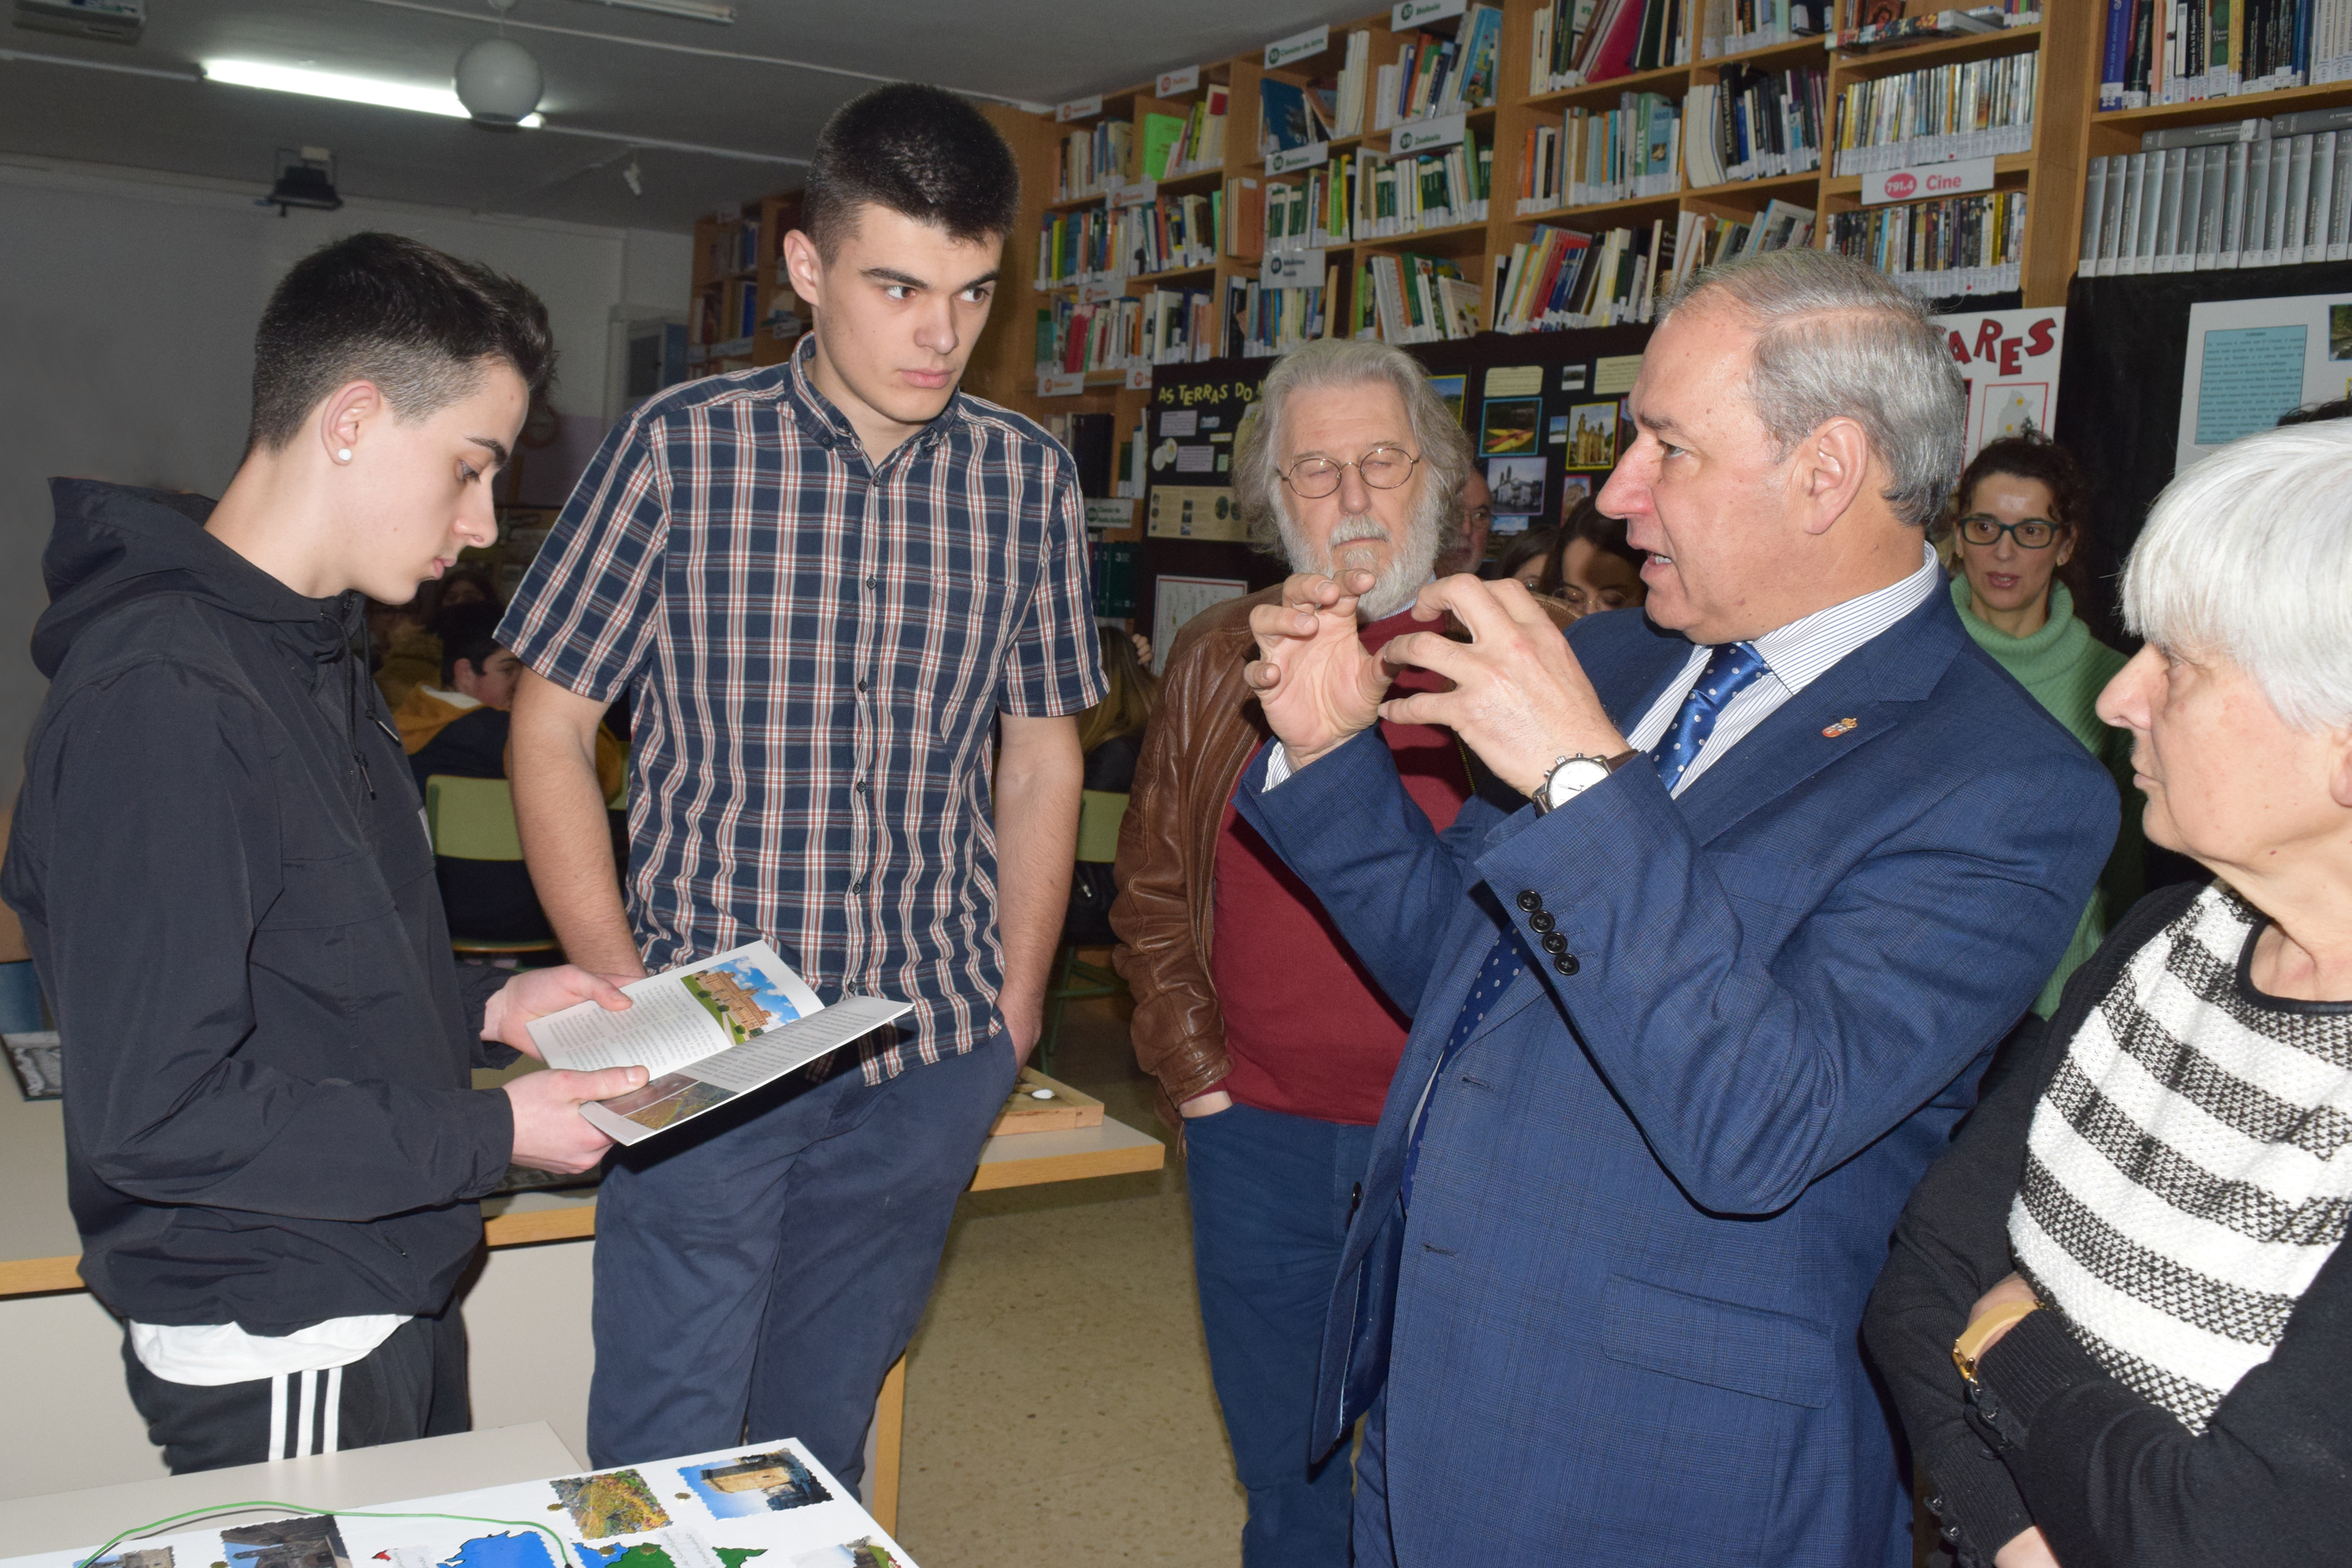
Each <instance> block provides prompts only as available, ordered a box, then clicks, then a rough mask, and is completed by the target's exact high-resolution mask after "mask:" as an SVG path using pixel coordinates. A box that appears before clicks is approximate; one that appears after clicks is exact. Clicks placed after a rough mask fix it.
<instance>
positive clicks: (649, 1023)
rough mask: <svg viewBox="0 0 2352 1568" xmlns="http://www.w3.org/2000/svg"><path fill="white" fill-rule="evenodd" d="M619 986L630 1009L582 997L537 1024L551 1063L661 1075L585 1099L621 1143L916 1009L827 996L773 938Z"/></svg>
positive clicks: (600, 1125) (591, 1116) (593, 1119)
mask: <svg viewBox="0 0 2352 1568" xmlns="http://www.w3.org/2000/svg"><path fill="white" fill-rule="evenodd" d="M621 989H622V990H623V991H625V992H626V993H628V996H629V1002H630V1005H629V1006H628V1008H627V1009H626V1010H625V1011H622V1012H618V1013H610V1012H606V1011H605V1010H604V1008H603V1007H600V1006H598V1005H596V1004H595V1003H593V1002H583V1003H581V1004H580V1005H577V1006H574V1007H566V1008H565V1009H563V1011H562V1012H560V1013H550V1014H549V1015H548V1016H546V1017H544V1018H537V1019H533V1020H532V1021H531V1025H530V1037H531V1038H532V1039H533V1040H534V1041H536V1042H537V1043H538V1045H539V1051H540V1055H541V1057H542V1058H545V1060H546V1062H547V1065H548V1066H549V1067H551V1068H573V1069H575V1070H577V1071H581V1072H593V1071H594V1070H596V1069H597V1068H618V1067H641V1068H645V1069H646V1072H648V1073H650V1074H651V1075H652V1078H651V1079H650V1081H648V1082H647V1083H646V1086H645V1087H644V1088H643V1089H637V1090H635V1091H634V1092H632V1093H629V1094H625V1095H622V1096H620V1097H619V1098H617V1099H614V1100H596V1101H592V1102H591V1103H589V1104H586V1105H583V1106H582V1107H581V1108H580V1114H581V1115H583V1116H584V1117H586V1118H587V1119H588V1121H589V1122H590V1123H591V1124H592V1125H593V1126H594V1127H595V1128H596V1129H597V1130H598V1131H601V1132H603V1133H604V1135H605V1136H606V1137H608V1138H611V1139H613V1140H614V1142H620V1143H637V1142H643V1141H645V1140H646V1139H647V1138H650V1137H652V1136H653V1135H654V1134H655V1133H656V1132H660V1131H664V1130H666V1129H667V1128H671V1127H675V1126H677V1124H678V1123H680V1122H682V1121H690V1120H692V1119H693V1118H695V1117H697V1116H699V1115H701V1114H702V1113H703V1112H704V1111H706V1110H710V1109H712V1108H713V1107H715V1106H720V1105H724V1104H726V1103H727V1102H728V1101H729V1100H732V1099H734V1098H735V1097H736V1096H737V1095H739V1094H749V1093H750V1092H751V1090H753V1089H758V1088H760V1087H761V1085H763V1084H768V1083H772V1082H773V1081H774V1080H775V1079H779V1078H782V1076H783V1075H784V1074H786V1073H788V1072H791V1071H792V1070H793V1068H802V1067H806V1066H807V1065H808V1064H809V1063H811V1062H813V1061H814V1060H816V1059H817V1058H819V1057H822V1056H824V1055H825V1054H826V1053H827V1052H829V1051H835V1050H838V1049H840V1048H841V1047H843V1046H845V1045H847V1044H848V1043H849V1042H850V1041H852V1040H854V1039H856V1038H857V1037H859V1036H861V1035H868V1034H871V1033H873V1032H874V1031H875V1030H876V1029H878V1028H880V1027H882V1026H884V1025H886V1024H888V1023H891V1022H894V1021H895V1020H897V1019H898V1018H900V1017H902V1016H905V1015H906V1014H908V1013H910V1012H912V1011H913V1010H914V1006H913V1004H911V1003H907V1002H886V1001H883V1000H881V999H880V998H878V997H873V996H845V997H843V998H842V999H841V1000H840V1001H838V1002H835V1004H834V1005H832V1006H830V1007H828V1006H826V1005H824V1003H822V1002H820V1001H818V1000H817V998H816V993H815V992H814V991H812V990H810V989H809V987H808V983H807V982H806V981H804V980H803V979H802V978H801V977H800V976H799V975H798V974H796V973H793V967H792V965H790V964H788V963H785V962H784V961H783V960H782V959H781V958H779V957H777V956H776V950H775V949H774V948H772V947H770V946H769V945H768V944H767V943H766V942H751V943H750V944H748V945H747V946H743V947H738V948H730V950H729V951H727V952H721V953H718V954H716V955H714V956H712V957H709V958H706V959H703V960H702V961H701V962H699V963H689V964H686V965H684V966H682V967H680V968H677V969H671V970H665V971H664V972H663V973H659V974H654V975H648V976H647V977H646V978H645V979H643V980H638V981H633V982H631V983H630V984H626V985H624V986H622V987H621Z"/></svg>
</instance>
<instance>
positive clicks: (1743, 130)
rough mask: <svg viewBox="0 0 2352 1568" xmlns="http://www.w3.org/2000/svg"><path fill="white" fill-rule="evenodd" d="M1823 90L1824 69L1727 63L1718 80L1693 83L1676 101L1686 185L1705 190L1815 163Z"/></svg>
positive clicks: (1824, 119)
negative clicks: (1680, 114)
mask: <svg viewBox="0 0 2352 1568" xmlns="http://www.w3.org/2000/svg"><path fill="white" fill-rule="evenodd" d="M1828 94H1829V76H1828V73H1826V72H1824V71H1819V70H1814V69H1811V68H1803V69H1797V70H1785V71H1762V70H1756V69H1754V68H1749V67H1746V66H1726V67H1724V68H1723V73H1722V77H1721V79H1719V80H1717V81H1716V82H1713V83H1708V82H1693V83H1692V84H1691V89H1690V96H1689V97H1688V98H1686V99H1685V100H1684V102H1683V123H1684V132H1683V135H1684V139H1685V152H1684V153H1683V165H1684V167H1685V170H1687V171H1688V173H1689V175H1690V183H1691V184H1693V185H1696V186H1697V187H1698V188H1699V189H1701V190H1705V189H1706V187H1707V186H1709V185H1722V184H1730V183H1732V182H1733V181H1736V180H1769V179H1775V178H1778V177H1779V176H1780V175H1782V174H1807V173H1810V172H1811V171H1812V170H1814V169H1818V168H1820V167H1821V166H1822V143H1823V142H1824V141H1825V139H1826V138H1825V135H1824V132H1825V131H1826V128H1827V125H1828V122H1829V116H1828V113H1827V109H1828Z"/></svg>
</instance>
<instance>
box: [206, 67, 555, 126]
mask: <svg viewBox="0 0 2352 1568" xmlns="http://www.w3.org/2000/svg"><path fill="white" fill-rule="evenodd" d="M204 71H205V79H206V80H207V81H220V82H226V83H228V84H229V85H230V86H232V87H257V88H263V89H268V90H269V91H271V92H299V93H301V94H303V95H304V96H306V97H310V98H331V99H335V100H338V101H340V102H343V103H370V104H374V105H375V106H377V107H378V108H382V109H405V110H410V111H411V112H413V113H416V114H440V115H446V116H447V117H449V118H450V119H453V120H471V119H472V118H473V115H472V114H471V113H470V112H468V111H467V108H466V106H465V105H464V104H462V103H460V102H458V101H457V93H456V92H454V91H452V90H451V89H448V88H446V87H416V86H413V85H411V84H410V83H407V82H401V81H382V80H378V79H375V78H373V77H360V76H343V75H341V74H340V73H338V72H335V71H317V70H304V69H301V68H298V67H295V66H274V65H268V64H265V63H263V62H262V61H260V60H206V61H205V62H204ZM518 123H520V124H523V125H538V124H540V123H541V119H540V117H539V116H538V115H536V114H532V115H528V116H526V117H525V118H523V119H522V120H521V121H518Z"/></svg>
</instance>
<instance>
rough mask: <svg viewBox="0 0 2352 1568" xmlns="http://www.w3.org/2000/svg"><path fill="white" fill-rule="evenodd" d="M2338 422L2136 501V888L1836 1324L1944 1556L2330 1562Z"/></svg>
mask: <svg viewBox="0 0 2352 1568" xmlns="http://www.w3.org/2000/svg"><path fill="white" fill-rule="evenodd" d="M2347 498H2352V428H2347V426H2343V425H2321V426H2302V427H2299V428H2291V429H2284V430H2278V431H2273V432H2269V433H2266V434H2263V435H2260V436H2252V437H2247V438H2246V439H2244V440H2242V441H2239V442H2237V443H2235V444H2233V445H2231V446H2230V447H2224V448H2222V449H2221V451H2219V452H2217V453H2215V454H2214V455H2213V456H2211V457H2210V458H2207V459H2205V461H2203V462H2201V463H2200V464H2198V465H2197V466H2196V467H2194V468H2190V469H2189V470H2188V471H2187V472H2186V473H2184V474H2182V475H2181V476H2180V477H2179V479H2175V480H2174V481H2173V483H2172V484H2171V486H2170V487H2168V489H2166V490H2165V492H2164V494H2163V495H2162V496H2161V497H2159V498H2158V501H2157V504H2156V508H2155V510H2154V512H2153V513H2152V514H2151V515H2150V517H2149V519H2148V523H2147V530H2146V531H2145V532H2144V533H2143V534H2142V535H2141V536H2140V540H2139V543H2138V545H2137V548H2136V549H2134V551H2133V552H2132V556H2131V561H2130V563H2129V565H2128V566H2127V568H2126V572H2125V575H2124V606H2125V614H2126V618H2127V620H2128V622H2129V624H2130V626H2131V628H2132V630H2133V631H2134V632H2135V633H2137V635H2139V636H2140V637H2144V638H2146V639H2147V646H2146V647H2144V648H2142V649H2141V650H2140V652H2139V653H2138V654H2137V656H2136V657H2134V658H2132V660H2131V661H2130V663H2128V664H2127V665H2126V666H2125V668H2123V670H2122V671H2121V672H2120V673H2119V674H2117V675H2116V678H2115V679H2114V680H2113V681H2111V682H2110V683H2109V684H2108V686H2107V688H2106V689H2105V692H2104V693H2102V694H2101V696H2100V699H2099V715H2100V717H2101V718H2103V719H2104V720H2105V721H2107V722H2108V723H2109V724H2113V725H2116V726H2118V727H2120V728H2124V729H2128V730H2129V731H2131V732H2132V739H2133V742H2134V745H2133V754H2132V764H2133V768H2134V770H2135V772H2136V773H2137V778H2136V779H2135V781H2134V782H2135V783H2136V784H2138V786H2139V787H2140V788H2141V789H2142V790H2143V791H2144V792H2145V793H2146V794H2147V818H2146V826H2147V837H2149V838H2151V839H2153V840H2154V841H2155V842H2157V843H2158V844H2160V845H2163V846H2165V847H2168V848H2171V849H2176V850H2179V852H2181V853H2182V854H2185V855H2189V856H2191V857H2193V858H2196V859H2197V860H2198V861H2199V862H2200V863H2201V864H2203V865H2204V866H2205V867H2207V868H2210V870H2211V871H2212V873H2213V879H2212V880H2211V881H2210V882H2209V883H2205V884H2202V885H2189V886H2182V887H2176V888H2169V889H2163V890H2160V891H2158V892H2156V893H2154V894H2151V895H2149V896H2148V897H2147V898H2146V899H2143V900H2141V901H2140V902H2139V903H2138V904H2137V905H2136V906H2135V907H2134V908H2133V910H2131V912H2130V913H2129V914H2128V915H2126V917H2125V918H2124V920H2123V921H2121V922H2120V923H2118V924H2117V925H2116V927H2115V929H2114V930H2113V931H2111V932H2110V933H2109V935H2108V937H2107V939H2106V942H2105V944H2104V945H2103V946H2101V948H2100V949H2099V951H2098V952H2097V953H2096V954H2095V955H2094V957H2093V958H2092V959H2091V961H2090V962H2089V963H2085V964H2084V966H2083V967H2082V968H2081V969H2080V970H2078V971H2077V972H2076V973H2074V976H2073V978H2072V979H2071V980H2070V981H2069V982H2068V984H2067V986H2066V990H2065V994H2064V996H2063V999H2062V1000H2061V1002H2060V1004H2059V1005H2058V1009H2057V1011H2056V1012H2055V1013H2054V1014H2053V1016H2052V1017H2051V1019H2050V1021H2049V1024H2048V1026H2046V1028H2045V1029H2044V1031H2043V1033H2042V1038H2041V1040H2040V1041H2039V1042H2038V1043H2037V1044H2035V1045H2033V1046H2032V1047H2029V1048H2028V1049H2027V1050H2026V1051H2024V1052H2023V1053H2021V1057H2020V1058H2019V1067H2018V1070H2016V1071H2015V1072H2013V1073H2012V1074H2011V1075H2010V1076H2009V1077H2008V1078H2007V1079H2005V1080H2004V1081H2003V1082H2002V1084H2001V1085H2000V1087H1999V1088H1998V1089H1996V1090H1995V1091H1994V1092H1993V1094H1992V1096H1991V1097H1990V1098H1989V1099H1988V1100H1985V1101H1984V1102H1983V1103H1982V1104H1981V1105H1980V1106H1979V1107H1978V1109H1977V1110H1976V1113H1975V1114H1974V1115H1973V1116H1972V1117H1971V1118H1970V1119H1969V1121H1968V1123H1967V1124H1966V1125H1965V1126H1964V1127H1963V1129H1962V1131H1961V1132H1960V1134H1959V1136H1958V1138H1957V1139H1955V1140H1954V1142H1953V1144H1952V1147H1951V1149H1950V1151H1949V1152H1947V1153H1946V1154H1945V1155H1944V1157H1943V1158H1942V1159H1941V1160H1939V1161H1938V1162H1937V1163H1936V1165H1935V1166H1934V1167H1933V1168H1932V1169H1931V1170H1930V1171H1929V1172H1928V1173H1927V1178H1926V1179H1925V1180H1924V1181H1923V1182H1921V1183H1920V1184H1919V1188H1918V1190H1917V1191H1916V1193H1915V1194H1913V1195H1912V1198H1911V1201H1910V1204H1909V1205H1908V1206H1907V1207H1906V1209H1905V1211H1904V1215H1903V1219H1902V1222H1901V1224H1900V1226H1898V1227H1897V1229H1896V1232H1895V1248H1894V1254H1893V1257H1892V1258H1890V1260H1889V1261H1888V1263H1887V1266H1886V1269H1885V1273H1883V1274H1882V1275H1881V1276H1880V1277H1879V1280H1878V1286H1877V1289H1876V1290H1875V1292H1874V1294H1873V1296H1872V1299H1871V1305H1870V1312H1869V1316H1868V1318H1867V1320H1866V1321H1865V1322H1864V1337H1865V1339H1866V1340H1867V1342H1868V1343H1869V1346H1870V1349H1871V1352H1872V1353H1873V1354H1874V1356H1875V1357H1876V1358H1877V1361H1878V1363H1879V1366H1880V1368H1881V1369H1882V1371H1883V1372H1884V1373H1885V1376H1886V1380H1887V1383H1888V1384H1889V1386H1890V1387H1891V1389H1892V1390H1893V1393H1894V1395H1895V1403H1896V1405H1898V1406H1899V1407H1900V1409H1901V1411H1902V1415H1903V1421H1904V1425H1905V1426H1906V1427H1907V1428H1908V1429H1909V1432H1910V1436H1911V1443H1912V1448H1913V1452H1914V1455H1915V1457H1916V1458H1917V1460H1918V1463H1919V1467H1920V1468H1921V1470H1922V1471H1923V1472H1924V1479H1925V1482H1926V1485H1927V1489H1928V1491H1929V1494H1930V1495H1929V1497H1928V1499H1927V1502H1928V1506H1929V1507H1930V1508H1931V1509H1932V1510H1934V1511H1935V1512H1936V1513H1937V1516H1938V1517H1939V1518H1940V1520H1941V1521H1942V1522H1943V1531H1942V1533H1943V1536H1944V1540H1945V1542H1946V1543H1947V1545H1948V1549H1949V1550H1950V1551H1951V1552H1952V1553H1953V1554H1954V1555H1955V1556H1956V1557H1957V1558H1958V1562H1959V1563H1962V1564H1963V1565H1966V1564H1970V1563H1992V1564H1995V1565H1996V1568H2020V1565H2024V1564H2034V1563H2041V1564H2048V1563H2053V1562H2054V1563H2062V1564H2063V1565H2064V1568H2109V1565H2112V1568H2123V1565H2125V1564H2130V1565H2131V1568H2168V1565H2170V1564H2176V1563H2178V1564H2188V1563H2199V1564H2226V1563H2247V1564H2252V1563H2260V1564H2262V1565H2263V1568H2293V1565H2295V1564H2304V1563H2343V1562H2345V1561H2347V1559H2352V1254H2347V1253H2346V1252H2345V1251H2344V1250H2343V1248H2342V1247H2341V1245H2340V1244H2341V1243H2342V1241H2343V1239H2344V1235H2345V1226H2346V1218H2347V1211H2352V499H2347Z"/></svg>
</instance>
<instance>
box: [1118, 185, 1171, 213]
mask: <svg viewBox="0 0 2352 1568" xmlns="http://www.w3.org/2000/svg"><path fill="white" fill-rule="evenodd" d="M1109 194H1110V205H1111V206H1112V208H1113V209H1114V210H1116V209H1117V208H1119V207H1148V206H1150V205H1151V204H1152V203H1153V202H1154V201H1156V200H1158V199H1159V196H1160V182H1159V181H1157V180H1134V181H1130V182H1129V183H1128V184H1124V185H1113V186H1112V187H1111V188H1110V193H1109Z"/></svg>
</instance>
